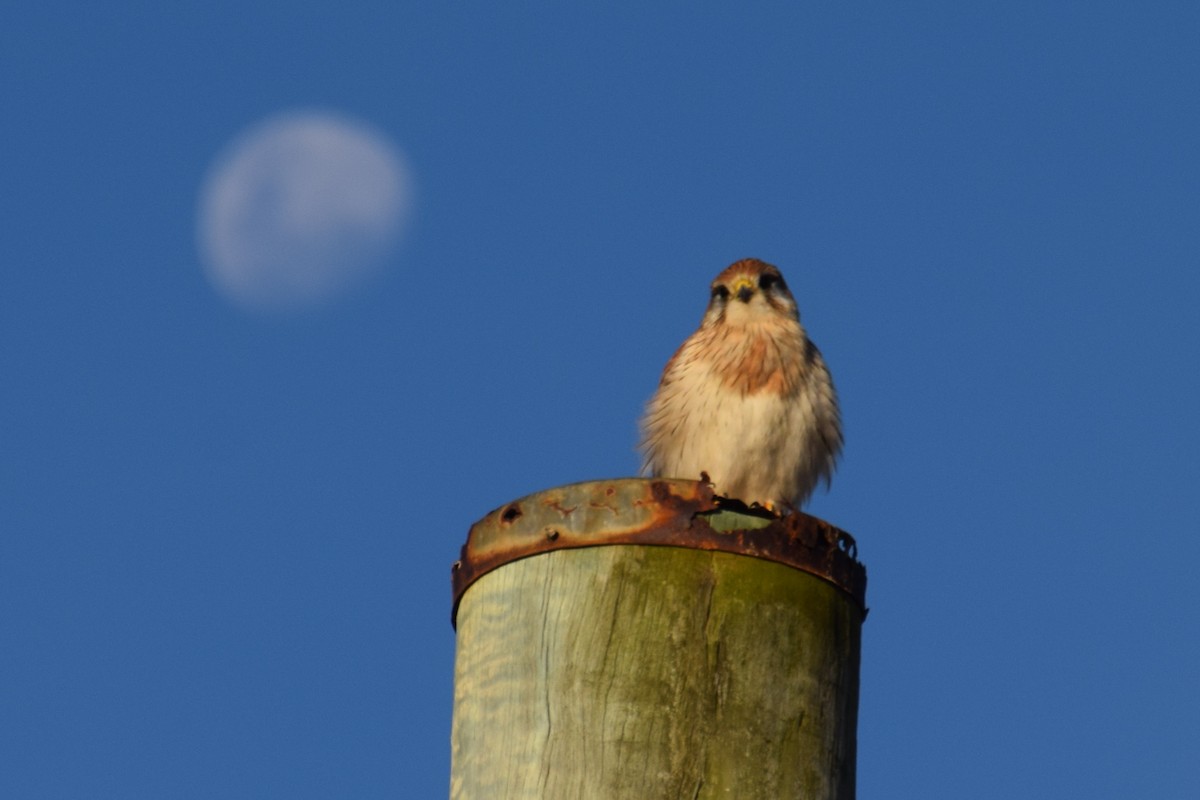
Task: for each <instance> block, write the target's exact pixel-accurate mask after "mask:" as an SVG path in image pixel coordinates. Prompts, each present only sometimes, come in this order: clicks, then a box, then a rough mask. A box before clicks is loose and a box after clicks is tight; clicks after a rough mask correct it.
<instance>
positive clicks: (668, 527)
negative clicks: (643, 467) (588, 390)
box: [450, 478, 867, 624]
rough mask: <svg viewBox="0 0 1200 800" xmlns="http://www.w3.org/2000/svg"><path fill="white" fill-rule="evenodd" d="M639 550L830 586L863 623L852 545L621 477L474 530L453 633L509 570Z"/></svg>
mask: <svg viewBox="0 0 1200 800" xmlns="http://www.w3.org/2000/svg"><path fill="white" fill-rule="evenodd" d="M618 544H641V545H662V546H667V547H686V548H691V549H695V550H719V551H722V552H726V553H736V554H739V555H745V556H752V557H754V558H762V559H766V560H768V561H776V562H778V563H780V564H786V565H788V566H790V567H794V568H796V569H799V570H803V571H804V572H808V573H811V574H813V575H816V576H817V577H819V578H823V579H824V580H826V581H829V582H830V583H832V584H833V585H834V586H836V587H837V588H839V589H841V590H842V591H843V592H845V593H846V594H847V595H848V596H849V597H850V599H851V600H853V601H854V602H855V603H856V604H857V605H858V607H859V608H860V609H862V612H863V616H864V617H865V616H866V613H867V607H866V590H867V570H866V568H865V567H864V566H863V565H862V563H861V562H859V560H858V558H857V547H856V545H855V543H854V538H853V537H852V536H851V535H850V534H848V533H846V532H845V531H843V530H840V529H838V528H835V527H834V526H832V525H830V524H829V523H828V522H825V521H824V520H821V519H817V518H816V517H813V516H809V515H808V514H803V513H800V512H793V513H791V514H788V515H787V516H785V517H783V518H781V519H780V518H774V517H766V518H764V516H761V515H758V514H756V513H755V512H753V511H748V510H746V509H745V507H744V506H742V505H741V504H740V503H738V502H737V501H726V500H724V499H722V498H719V497H715V496H714V495H713V491H712V487H711V486H709V485H708V484H706V483H703V482H700V481H685V480H674V479H671V480H666V479H660V478H618V479H615V480H607V481H588V482H586V483H574V484H570V485H567V486H559V487H556V488H554V489H547V490H545V491H543V492H538V493H537V494H531V495H529V496H528V497H523V498H521V499H520V500H514V501H513V502H511V503H509V504H508V505H506V506H502V507H500V508H498V509H496V510H495V511H493V512H491V513H490V514H488V515H487V516H486V517H484V518H483V519H481V520H479V521H478V522H476V523H475V524H474V525H472V526H471V530H470V532H469V533H468V534H467V542H466V544H464V545H463V548H462V556H461V558H460V559H459V560H458V561H456V562H454V565H453V566H452V568H451V585H452V588H453V593H454V607H453V610H452V611H451V613H450V622H451V624H453V623H454V622H455V619H456V618H457V616H458V604H459V601H461V600H462V596H463V593H464V592H466V591H467V589H468V588H470V586H471V584H473V583H474V582H475V581H477V580H478V579H479V578H481V577H482V576H484V575H486V574H487V573H489V572H491V571H492V570H494V569H496V568H497V567H501V566H503V565H505V564H507V563H509V562H510V561H516V560H517V559H520V558H527V557H529V556H533V555H537V554H539V553H547V552H550V551H552V550H567V549H571V548H578V547H599V546H604V545H618Z"/></svg>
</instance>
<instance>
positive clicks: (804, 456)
mask: <svg viewBox="0 0 1200 800" xmlns="http://www.w3.org/2000/svg"><path fill="white" fill-rule="evenodd" d="M641 449H642V452H643V454H644V456H645V468H644V469H645V471H646V472H647V473H648V474H650V475H652V476H655V477H667V478H690V479H693V480H695V479H698V478H700V477H701V476H702V474H703V475H705V476H707V478H708V480H710V481H711V482H712V484H713V487H714V489H715V491H716V493H717V494H718V495H721V496H723V497H732V498H737V499H739V500H742V501H743V502H745V503H747V504H754V503H757V504H759V505H761V506H763V507H766V508H768V509H770V510H772V511H775V512H776V513H779V512H780V511H782V510H783V509H795V508H798V507H799V506H800V504H801V503H803V502H804V501H805V499H807V498H808V496H809V495H810V494H812V491H813V489H814V488H816V485H817V483H818V481H820V480H822V479H824V481H825V483H826V485H828V483H829V479H830V477H831V476H832V475H833V468H834V462H835V461H836V460H837V456H838V454H839V453H840V452H841V449H842V427H841V421H840V417H839V414H838V405H837V394H836V393H835V392H834V389H833V381H832V380H831V379H830V377H829V370H828V369H826V367H825V362H824V360H823V359H822V358H821V354H820V352H818V350H817V348H816V345H814V344H813V343H812V342H811V341H809V339H808V336H807V334H805V332H804V326H802V325H801V324H800V312H799V311H798V310H797V308H796V301H795V300H794V299H793V298H792V294H791V292H789V291H788V288H787V284H786V283H784V281H783V275H781V274H780V273H779V270H778V269H776V268H775V267H773V266H771V265H770V264H765V263H763V262H762V261H759V260H757V259H753V258H747V259H744V260H742V261H738V262H737V263H735V264H732V265H730V266H729V267H728V268H727V269H726V270H725V271H724V272H722V273H721V274H720V275H718V276H717V277H716V280H714V281H713V283H712V299H711V300H710V301H709V303H708V310H707V311H705V312H704V319H703V320H702V321H701V322H700V328H699V330H697V331H696V332H695V333H693V334H692V335H691V336H690V337H688V339H687V341H685V342H684V343H683V346H682V347H680V348H679V350H678V351H676V353H675V355H674V356H672V357H671V360H670V361H668V362H667V366H666V368H665V369H664V370H663V374H662V381H661V382H660V383H659V386H658V391H657V392H655V394H654V397H653V398H652V399H651V401H650V404H649V405H648V406H647V408H646V415H645V417H643V419H642V443H641Z"/></svg>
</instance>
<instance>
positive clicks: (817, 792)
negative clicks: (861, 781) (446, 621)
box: [450, 479, 866, 800]
mask: <svg viewBox="0 0 1200 800" xmlns="http://www.w3.org/2000/svg"><path fill="white" fill-rule="evenodd" d="M599 545H603V546H599ZM663 545H667V546H663ZM853 549H854V546H853V540H851V539H850V538H849V536H848V535H847V534H845V533H844V532H841V531H838V530H837V529H836V528H833V527H831V526H829V525H827V524H825V523H822V522H821V521H820V520H816V519H815V518H813V517H809V516H807V515H804V514H793V515H791V516H789V517H788V518H786V519H785V520H784V521H771V520H766V519H762V518H760V517H758V516H753V515H749V514H745V513H738V512H735V511H730V510H723V509H722V508H721V507H720V505H719V504H718V502H717V501H716V500H715V499H714V498H713V497H712V494H711V491H710V490H709V489H708V488H707V487H706V486H705V485H704V484H700V483H695V482H691V481H661V480H643V479H624V480H619V481H597V482H592V483H587V484H575V485H573V486H567V487H560V488H558V489H552V490H549V491H547V492H542V493H540V494H537V495H533V496H531V497H528V498H523V499H522V500H519V501H517V502H515V503H511V504H509V505H508V506H505V507H504V508H501V509H497V510H496V511H495V512H493V513H492V514H490V515H489V516H488V517H485V518H484V519H483V520H481V521H480V522H479V523H477V524H476V525H475V526H474V527H473V528H472V530H471V534H470V536H469V537H468V541H467V544H466V545H465V546H464V548H463V560H462V561H460V562H458V563H457V564H456V565H455V575H454V578H455V580H454V583H455V599H456V609H455V614H456V622H457V629H458V650H457V659H456V666H455V697H454V726H453V734H452V758H453V763H452V769H451V787H450V796H451V798H453V800H505V799H507V798H550V799H552V800H567V799H569V798H604V799H606V800H607V799H610V798H615V799H620V798H631V799H634V798H636V799H637V800H646V799H649V800H654V799H655V798H671V799H672V800H673V799H674V798H717V797H733V798H740V800H779V798H829V800H835V799H836V800H853V798H854V769H855V728H856V722H857V712H858V667H859V645H860V630H861V624H862V620H863V616H864V607H863V592H864V590H865V582H866V575H865V570H863V568H862V566H861V564H859V563H858V562H857V560H855V558H854V553H853Z"/></svg>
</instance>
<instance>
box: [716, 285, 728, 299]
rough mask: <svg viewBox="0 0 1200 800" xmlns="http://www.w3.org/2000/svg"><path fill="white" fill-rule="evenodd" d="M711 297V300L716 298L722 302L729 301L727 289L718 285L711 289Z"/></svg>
mask: <svg viewBox="0 0 1200 800" xmlns="http://www.w3.org/2000/svg"><path fill="white" fill-rule="evenodd" d="M712 296H713V300H716V299H717V298H718V297H719V298H720V299H722V300H728V299H729V287H727V286H725V285H723V284H720V283H718V284H717V285H716V286H714V287H713V289H712Z"/></svg>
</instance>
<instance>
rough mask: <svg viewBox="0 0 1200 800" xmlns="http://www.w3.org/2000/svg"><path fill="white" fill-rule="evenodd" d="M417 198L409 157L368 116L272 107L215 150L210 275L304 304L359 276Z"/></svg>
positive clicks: (272, 301) (229, 292)
mask: <svg viewBox="0 0 1200 800" xmlns="http://www.w3.org/2000/svg"><path fill="white" fill-rule="evenodd" d="M410 206H411V180H410V177H409V170H408V167H407V164H406V162H405V160H404V158H403V156H402V155H401V154H400V152H399V150H397V149H396V148H395V147H394V146H393V145H391V144H390V143H389V142H388V140H387V139H386V138H385V137H384V136H383V135H381V134H379V133H377V132H375V131H374V130H373V129H372V128H370V127H369V126H367V125H365V124H363V123H360V122H356V121H352V120H349V119H347V118H344V117H342V116H339V115H337V114H332V113H328V112H315V111H308V112H293V113H288V114H282V115H279V116H276V117H272V118H269V119H267V120H264V121H263V122H260V123H259V124H257V125H254V126H252V127H251V128H249V129H248V130H246V131H245V132H244V133H242V134H241V135H239V136H238V137H236V138H235V139H234V140H233V141H232V142H231V143H230V144H229V146H228V147H227V148H226V149H225V150H224V151H223V152H222V153H220V154H219V155H218V156H217V158H216V159H215V160H214V161H213V164H212V166H211V167H210V169H209V171H208V175H207V176H206V178H205V180H204V184H203V187H202V188H201V193H200V204H199V212H198V223H197V238H198V240H199V241H198V244H199V248H200V255H201V261H202V262H203V264H204V267H205V270H206V273H207V275H208V278H209V280H210V281H211V282H212V284H213V286H214V287H215V288H216V289H217V290H218V292H220V293H221V294H222V295H224V296H225V297H226V298H228V299H229V300H230V301H232V302H234V303H235V304H237V305H239V306H242V307H244V308H246V309H249V310H254V311H260V310H266V311H270V310H283V311H290V310H297V309H303V308H308V307H312V306H316V305H319V304H322V303H325V302H328V301H330V300H332V299H334V298H336V297H339V296H341V295H343V294H345V293H346V292H347V291H349V290H350V289H352V288H354V287H356V286H358V285H360V284H362V283H363V282H364V281H365V280H366V279H367V278H368V277H369V276H371V275H372V274H373V273H375V272H376V271H378V270H379V268H380V267H381V266H382V264H383V263H384V262H385V261H386V260H387V257H388V256H389V255H390V254H391V253H392V252H393V250H394V249H395V247H396V244H397V242H398V241H399V238H400V234H401V233H402V229H403V227H404V223H405V222H406V221H407V217H408V215H409V210H410Z"/></svg>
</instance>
